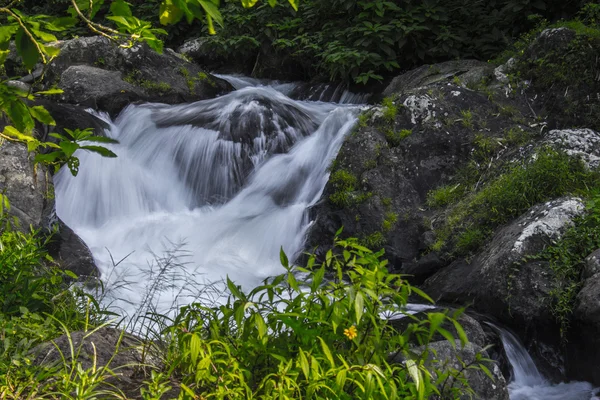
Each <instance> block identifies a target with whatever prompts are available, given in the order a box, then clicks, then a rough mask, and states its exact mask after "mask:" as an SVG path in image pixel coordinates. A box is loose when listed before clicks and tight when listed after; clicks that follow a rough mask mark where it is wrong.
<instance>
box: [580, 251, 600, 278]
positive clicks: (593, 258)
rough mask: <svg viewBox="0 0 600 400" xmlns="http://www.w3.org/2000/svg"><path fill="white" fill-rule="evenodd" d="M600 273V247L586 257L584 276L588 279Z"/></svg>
mask: <svg viewBox="0 0 600 400" xmlns="http://www.w3.org/2000/svg"><path fill="white" fill-rule="evenodd" d="M598 273H600V249H598V250H595V251H594V252H593V253H592V254H590V255H589V256H587V257H586V258H585V265H584V266H583V276H582V278H583V279H588V278H591V277H592V276H594V275H596V274H598Z"/></svg>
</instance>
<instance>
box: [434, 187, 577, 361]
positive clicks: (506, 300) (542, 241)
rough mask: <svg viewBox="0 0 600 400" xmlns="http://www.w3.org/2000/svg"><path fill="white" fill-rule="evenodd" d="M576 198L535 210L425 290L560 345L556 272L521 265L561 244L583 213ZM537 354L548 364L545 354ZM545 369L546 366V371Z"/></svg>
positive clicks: (437, 276) (445, 271)
mask: <svg viewBox="0 0 600 400" xmlns="http://www.w3.org/2000/svg"><path fill="white" fill-rule="evenodd" d="M584 209H585V207H584V204H583V203H582V201H581V200H580V199H578V198H561V199H557V200H554V201H549V202H547V203H545V204H540V205H536V206H534V207H532V208H531V209H530V210H529V211H527V212H526V213H525V214H524V215H522V216H521V217H519V218H517V219H516V220H514V221H512V222H511V223H509V224H507V225H506V226H504V227H502V228H501V229H499V230H498V231H497V232H496V233H495V234H494V236H493V237H492V239H491V240H490V242H489V243H488V244H487V245H486V246H485V247H484V248H483V250H482V251H480V252H479V253H478V254H476V255H475V256H474V257H473V258H472V259H471V260H469V261H467V260H464V259H459V260H457V261H455V262H453V263H452V264H451V265H450V266H448V267H446V268H444V269H442V270H441V271H439V272H438V273H436V274H435V275H433V276H432V277H431V278H429V279H427V281H425V284H424V285H423V290H425V292H426V293H428V294H429V295H430V296H432V297H433V298H434V299H436V300H438V301H441V302H448V303H453V304H472V307H473V308H474V309H476V310H478V311H480V312H482V313H486V314H490V315H493V316H495V317H496V318H498V319H499V320H500V321H501V322H502V323H504V324H506V325H508V326H510V327H513V328H514V329H515V330H516V331H517V332H518V333H519V334H520V335H521V336H522V337H526V338H529V339H533V338H536V339H538V340H540V339H541V342H543V343H548V344H558V343H559V342H560V338H559V337H558V333H559V329H558V327H557V325H556V321H555V318H554V315H553V314H552V310H551V304H550V301H549V299H550V293H551V291H552V290H553V289H554V287H555V286H554V282H553V280H552V273H551V270H550V268H549V266H548V264H547V263H546V262H544V261H523V260H524V259H525V258H526V257H527V256H532V255H536V254H538V253H539V252H540V251H541V250H542V249H543V248H544V247H545V245H546V244H547V243H548V242H549V241H550V240H557V239H559V238H560V237H561V235H562V233H564V231H565V230H566V228H567V227H569V226H571V225H572V221H573V219H574V218H575V217H576V216H578V215H581V214H582V213H583V212H584ZM538 350H539V353H540V354H534V355H535V356H537V357H538V360H540V359H541V360H542V361H547V363H548V364H551V365H552V366H555V367H556V366H557V365H555V364H558V363H560V360H547V359H546V360H545V358H546V355H545V354H541V353H544V351H543V349H536V351H538ZM542 367H543V366H542Z"/></svg>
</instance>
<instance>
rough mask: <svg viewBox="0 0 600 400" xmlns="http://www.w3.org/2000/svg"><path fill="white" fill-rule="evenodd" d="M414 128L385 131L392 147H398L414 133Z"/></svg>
mask: <svg viewBox="0 0 600 400" xmlns="http://www.w3.org/2000/svg"><path fill="white" fill-rule="evenodd" d="M412 133H413V132H412V129H402V130H400V131H394V130H392V129H386V131H385V139H386V140H387V142H388V143H389V144H390V146H392V147H396V146H398V145H400V142H402V140H404V139H406V138H407V137H409V136H410V135H412Z"/></svg>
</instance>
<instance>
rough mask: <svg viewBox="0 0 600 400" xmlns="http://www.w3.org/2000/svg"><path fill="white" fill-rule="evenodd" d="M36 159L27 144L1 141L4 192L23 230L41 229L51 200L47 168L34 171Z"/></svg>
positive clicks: (0, 179)
mask: <svg viewBox="0 0 600 400" xmlns="http://www.w3.org/2000/svg"><path fill="white" fill-rule="evenodd" d="M31 158H32V156H31V154H30V153H29V152H28V151H27V147H26V146H25V145H24V144H23V143H17V142H11V141H8V140H2V141H1V142H0V193H3V194H4V195H5V196H6V197H8V200H9V202H10V211H9V214H10V215H13V216H15V217H17V219H18V220H19V228H20V229H21V230H22V231H27V232H28V231H29V227H30V226H31V227H33V228H34V229H39V228H40V227H41V222H42V212H43V209H44V205H45V203H46V197H47V191H48V186H47V181H46V169H45V168H44V167H42V166H38V168H37V169H35V170H34V168H33V163H32V159H31Z"/></svg>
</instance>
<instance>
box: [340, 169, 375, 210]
mask: <svg viewBox="0 0 600 400" xmlns="http://www.w3.org/2000/svg"><path fill="white" fill-rule="evenodd" d="M329 182H330V184H331V185H332V186H333V188H334V192H333V194H331V195H330V196H329V201H331V203H333V204H334V205H336V206H338V207H340V208H345V207H353V206H356V205H358V204H361V203H364V202H365V201H367V200H368V199H369V198H370V197H372V196H373V193H371V192H362V191H360V190H358V189H357V187H358V179H357V178H356V176H354V175H353V174H352V173H351V172H350V171H348V170H345V169H338V170H336V171H335V172H333V173H332V174H331V176H330V178H329Z"/></svg>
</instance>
